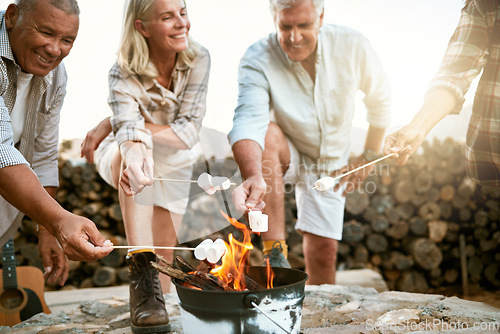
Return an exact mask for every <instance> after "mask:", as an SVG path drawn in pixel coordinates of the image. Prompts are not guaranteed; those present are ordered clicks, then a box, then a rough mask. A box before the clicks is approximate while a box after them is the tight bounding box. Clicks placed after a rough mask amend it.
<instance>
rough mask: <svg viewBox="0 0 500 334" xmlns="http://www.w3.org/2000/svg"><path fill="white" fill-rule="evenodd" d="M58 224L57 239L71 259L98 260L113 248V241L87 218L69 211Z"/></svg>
mask: <svg viewBox="0 0 500 334" xmlns="http://www.w3.org/2000/svg"><path fill="white" fill-rule="evenodd" d="M56 226H57V227H56V231H55V235H56V237H57V241H58V242H59V244H60V245H61V247H62V249H63V251H64V253H65V254H66V256H67V257H68V259H70V260H74V261H96V260H99V259H101V258H103V257H105V256H106V255H108V254H109V253H110V252H111V251H112V250H113V244H112V243H111V241H109V240H106V239H105V238H104V236H103V235H102V234H101V233H99V231H98V230H97V227H96V226H95V224H94V223H93V222H92V221H91V220H89V219H87V218H84V217H80V216H77V215H74V214H72V213H69V215H68V216H66V217H65V218H63V219H61V221H60V222H59V223H58V224H57V225H56Z"/></svg>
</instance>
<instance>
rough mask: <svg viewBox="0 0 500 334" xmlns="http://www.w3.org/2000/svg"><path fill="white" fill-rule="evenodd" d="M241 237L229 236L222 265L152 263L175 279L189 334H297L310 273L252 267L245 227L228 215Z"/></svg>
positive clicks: (161, 259) (180, 261)
mask: <svg viewBox="0 0 500 334" xmlns="http://www.w3.org/2000/svg"><path fill="white" fill-rule="evenodd" d="M222 214H223V215H224V217H225V218H226V219H227V220H228V221H229V222H230V223H231V224H232V225H233V226H234V227H236V228H237V229H238V230H240V231H241V232H242V234H243V240H236V238H235V237H234V236H233V234H229V236H228V242H224V244H225V247H226V250H225V253H224V255H223V256H222V258H221V259H220V261H219V262H217V263H215V264H213V263H210V262H209V261H207V260H205V261H203V267H199V268H198V269H197V268H195V267H193V266H192V265H191V264H189V263H188V262H187V261H186V260H185V259H183V258H182V257H180V256H177V257H176V258H175V261H174V264H171V263H169V262H167V261H165V259H163V258H161V257H159V259H160V263H158V264H157V263H152V265H153V266H154V267H155V268H156V269H158V270H159V271H160V272H161V273H163V274H166V275H169V276H170V277H172V278H173V280H172V281H173V283H174V285H175V287H176V290H177V294H178V297H179V304H180V306H181V320H182V324H183V329H184V332H185V333H199V332H200V328H203V332H204V333H235V334H238V333H299V332H300V322H301V317H302V301H303V300H304V287H305V282H306V280H307V274H305V273H304V272H302V271H300V270H295V269H287V268H273V267H271V266H270V265H269V263H267V265H266V266H263V267H251V266H248V258H249V252H250V251H251V250H252V249H253V245H252V243H251V236H250V232H249V230H248V229H247V227H246V225H245V224H242V223H240V222H238V221H237V220H236V219H234V218H231V217H229V216H227V215H226V214H224V213H223V212H222Z"/></svg>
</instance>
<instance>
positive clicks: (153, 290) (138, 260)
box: [126, 252, 170, 334]
mask: <svg viewBox="0 0 500 334" xmlns="http://www.w3.org/2000/svg"><path fill="white" fill-rule="evenodd" d="M126 261H127V264H128V266H129V278H130V288H129V290H130V301H129V302H130V327H131V328H132V331H133V332H134V333H141V334H142V333H166V332H168V331H169V330H170V325H169V324H168V322H169V319H168V313H167V309H166V308H165V300H164V299H163V294H162V292H161V284H160V279H159V278H158V270H156V269H155V268H153V266H151V264H150V262H151V261H154V262H157V259H156V254H154V253H152V252H141V253H135V254H132V255H127V257H126Z"/></svg>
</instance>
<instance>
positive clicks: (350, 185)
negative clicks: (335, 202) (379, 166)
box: [330, 155, 374, 196]
mask: <svg viewBox="0 0 500 334" xmlns="http://www.w3.org/2000/svg"><path fill="white" fill-rule="evenodd" d="M368 162H369V161H367V160H366V159H365V158H364V157H363V155H360V156H358V157H355V158H352V159H351V160H350V161H349V164H348V165H347V166H344V167H342V168H341V169H339V170H336V171H335V172H333V173H332V174H331V175H330V176H331V177H335V176H337V175H340V174H344V173H347V172H349V171H350V170H353V169H355V168H358V167H359V166H362V165H364V164H366V163H368ZM373 168H374V166H373V165H370V166H367V167H366V168H362V169H360V170H358V171H357V172H354V173H352V174H349V175H346V176H344V177H342V178H340V179H339V182H338V183H337V185H335V188H333V190H334V191H338V190H339V189H341V187H342V186H343V185H345V189H344V192H343V193H342V196H346V195H347V194H349V193H351V192H353V191H355V190H356V189H359V188H360V187H361V185H362V184H363V181H364V180H365V179H366V177H367V176H368V175H370V172H371V171H372V170H373Z"/></svg>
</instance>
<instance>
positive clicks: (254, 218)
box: [248, 211, 262, 231]
mask: <svg viewBox="0 0 500 334" xmlns="http://www.w3.org/2000/svg"><path fill="white" fill-rule="evenodd" d="M260 216H262V212H261V211H250V212H249V213H248V224H249V225H250V229H252V231H253V227H254V226H256V225H258V224H259V222H258V220H259V219H260Z"/></svg>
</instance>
